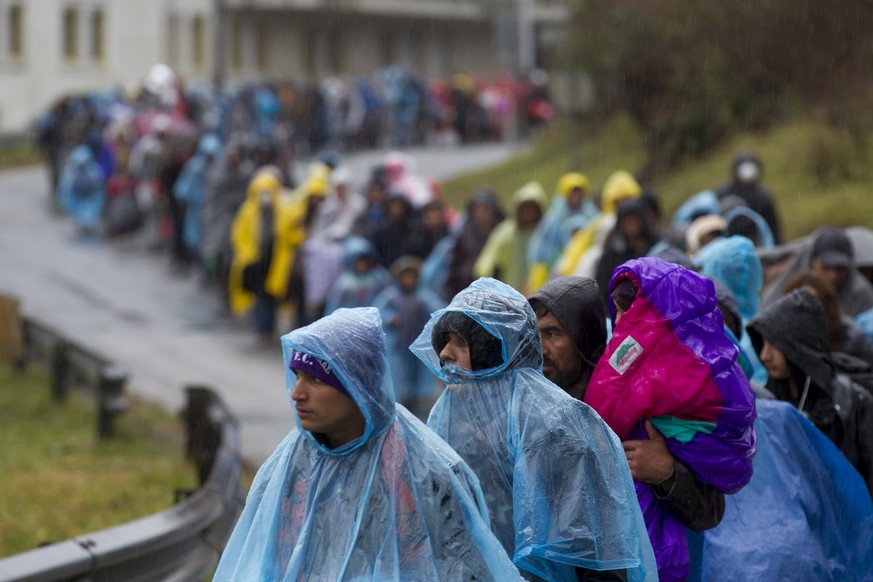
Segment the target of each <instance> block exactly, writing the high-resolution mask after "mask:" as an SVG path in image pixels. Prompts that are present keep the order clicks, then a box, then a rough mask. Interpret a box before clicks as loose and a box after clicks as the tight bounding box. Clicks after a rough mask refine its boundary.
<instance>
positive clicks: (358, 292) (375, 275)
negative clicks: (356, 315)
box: [324, 236, 391, 314]
mask: <svg viewBox="0 0 873 582" xmlns="http://www.w3.org/2000/svg"><path fill="white" fill-rule="evenodd" d="M343 246H344V254H345V256H344V258H343V272H342V273H341V274H340V276H339V278H337V280H336V281H334V283H333V285H332V286H331V288H330V291H329V292H328V294H327V304H326V306H325V309H324V312H325V313H327V314H330V313H333V312H334V311H336V310H337V309H339V308H340V307H369V306H371V305H374V303H373V300H374V299H375V298H376V296H377V295H379V293H381V292H382V291H383V290H384V289H385V288H386V287H388V285H390V284H391V275H390V274H389V273H388V269H386V268H385V267H383V266H382V265H380V264H379V259H378V256H379V255H378V253H377V252H376V249H374V248H373V245H372V244H370V241H368V240H367V239H365V238H361V237H359V236H350V237H348V238H347V239H346V240H345V241H344V242H343Z"/></svg>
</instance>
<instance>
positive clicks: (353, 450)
mask: <svg viewBox="0 0 873 582" xmlns="http://www.w3.org/2000/svg"><path fill="white" fill-rule="evenodd" d="M262 89H263V88H259V89H257V90H254V91H253V92H252V93H251V97H252V103H255V104H257V103H260V101H261V99H263V100H264V102H265V103H266V101H268V100H269V99H267V98H266V97H258V95H260V94H261V93H260V91H261V90H262ZM447 94H451V91H448V92H447ZM273 97H274V98H276V103H281V102H282V99H281V92H279V95H278V96H277V95H274V96H273ZM453 103H454V105H452V107H451V108H452V109H453V110H454V111H455V115H454V117H453V122H457V120H458V117H459V116H461V114H459V113H458V108H457V103H458V102H457V101H454V102H453ZM276 107H277V109H276V111H284V110H283V109H282V108H281V107H280V106H279V105H277V106H276ZM270 110H271V108H270V107H267V106H265V105H264V104H260V105H255V106H254V107H253V108H252V109H251V111H253V112H255V115H254V116H253V117H252V118H251V119H250V120H249V121H247V123H248V124H249V125H247V127H252V123H254V125H253V126H254V127H257V128H261V122H262V121H263V118H261V117H260V114H261V113H262V112H263V111H270ZM168 111H170V110H167V109H166V108H165V110H164V111H163V112H161V113H159V114H156V115H154V116H152V117H151V119H150V120H149V123H148V125H147V126H146V127H147V130H146V131H144V132H143V134H142V135H141V136H140V137H139V138H138V139H135V140H133V141H131V140H130V137H129V136H128V133H127V132H128V131H129V129H127V128H129V127H131V126H129V125H121V126H118V127H117V128H116V129H112V128H114V127H116V126H113V125H111V124H109V125H106V126H103V127H102V128H100V131H98V132H96V134H95V133H94V132H93V131H91V130H90V129H89V130H88V131H84V132H83V133H81V135H82V136H83V141H82V142H81V143H76V144H75V146H74V147H73V148H72V149H71V152H70V154H69V155H68V156H67V158H66V161H65V162H64V164H63V170H62V171H56V172H55V173H56V174H58V175H59V179H58V191H59V197H60V200H61V201H62V203H63V205H64V207H65V208H67V209H68V210H69V211H70V213H71V214H73V215H74V216H75V217H76V220H77V221H78V223H79V224H80V226H81V227H82V228H83V229H86V230H93V229H96V228H98V226H99V225H101V224H102V225H103V226H104V227H105V228H106V232H107V233H110V234H113V235H114V234H119V233H121V234H124V233H128V234H127V235H128V236H141V237H145V238H144V240H146V241H147V242H148V243H149V244H155V245H161V244H163V245H164V246H165V247H167V248H169V250H170V253H171V256H172V259H173V264H174V265H176V266H177V267H178V268H196V269H199V270H200V272H201V273H202V276H203V280H204V281H206V282H212V283H215V285H216V287H217V288H218V289H220V290H221V292H222V293H223V296H224V297H225V299H226V305H227V308H228V311H229V312H231V313H233V314H236V315H239V316H243V315H248V316H250V317H251V320H252V324H253V326H254V330H255V333H256V335H257V337H258V338H259V339H260V341H263V342H267V343H269V342H273V341H275V338H276V336H277V335H278V334H281V335H282V336H283V337H282V340H281V342H282V347H283V353H284V365H285V368H286V374H287V386H286V388H287V390H288V393H289V398H290V399H291V402H292V405H293V406H294V408H295V411H296V413H295V418H296V423H297V425H296V428H295V429H294V430H293V431H292V432H291V433H290V434H289V435H288V437H287V438H286V439H285V441H284V442H283V443H282V444H281V445H280V446H279V448H278V449H277V450H276V452H275V453H274V455H273V456H272V457H271V458H270V459H269V460H268V461H267V462H266V463H265V464H264V466H263V467H262V468H261V470H260V471H259V473H258V475H257V477H256V478H255V482H254V483H253V485H252V489H251V493H250V495H249V500H248V503H247V505H246V509H245V511H244V513H243V516H242V517H241V518H240V522H239V523H238V524H237V527H236V529H235V531H234V533H233V535H232V537H231V540H230V542H229V544H228V547H227V549H226V551H225V553H224V556H223V559H222V562H221V564H220V566H219V568H218V571H217V573H216V579H217V580H239V579H259V580H260V579H271V580H272V579H299V578H308V577H312V578H316V579H347V578H348V579H374V580H375V579H379V580H384V579H400V580H412V579H426V580H434V579H444V580H480V579H491V580H510V579H520V578H524V579H529V580H538V579H545V580H650V579H657V578H660V579H662V580H685V579H689V578H692V579H700V578H702V579H746V578H748V577H751V578H752V579H774V578H782V577H787V578H791V579H799V580H800V579H802V580H806V579H809V580H819V579H853V580H854V579H857V580H867V579H871V576H873V574H871V572H873V557H871V553H870V551H869V548H870V547H871V543H873V502H871V498H870V491H871V490H873V283H871V276H873V232H871V231H870V230H868V229H864V228H859V227H853V228H848V229H843V228H836V227H823V228H821V229H819V230H818V231H816V232H814V233H812V234H810V235H809V236H808V237H806V238H804V239H802V240H798V241H791V242H787V243H786V242H784V241H783V240H782V230H781V226H780V223H779V218H778V217H779V215H778V212H777V211H776V205H775V203H774V200H773V197H772V196H771V194H770V193H769V192H768V191H767V190H766V189H765V188H764V186H763V179H762V176H763V166H762V164H761V162H760V160H758V159H757V158H756V157H755V156H754V155H751V154H743V155H740V156H738V157H737V159H736V162H735V164H734V165H733V167H732V168H731V169H730V175H729V180H728V182H727V184H726V185H724V186H722V187H720V188H715V187H714V188H713V189H712V190H705V191H703V192H700V193H698V194H696V195H694V196H693V197H691V198H689V199H688V200H687V201H686V202H685V203H684V204H683V205H682V206H680V207H679V208H678V209H677V210H676V212H675V213H674V214H673V215H672V216H670V217H665V216H663V214H662V208H661V205H660V203H659V199H658V196H657V194H656V193H655V192H653V191H651V190H649V189H647V188H646V185H645V184H641V183H640V182H639V181H638V180H637V179H636V178H635V177H634V176H633V175H632V174H631V173H630V172H627V171H624V170H618V171H616V172H615V173H614V174H613V175H611V176H610V177H609V178H608V179H607V180H606V181H605V183H604V184H603V185H602V187H601V188H599V189H598V188H595V187H594V185H592V184H591V183H590V181H589V180H588V178H587V177H586V176H585V175H584V174H583V173H581V172H570V173H567V174H565V175H564V176H562V177H561V178H560V179H559V180H558V181H557V183H556V184H555V185H554V188H553V191H552V192H548V191H547V188H550V189H551V188H552V185H550V184H547V185H543V184H539V183H537V182H533V181H531V182H527V183H524V184H519V188H518V190H517V191H516V192H515V193H514V194H513V195H512V196H511V198H510V199H509V203H508V204H506V205H504V204H503V202H502V200H503V199H504V198H503V196H501V194H506V193H498V192H495V191H493V190H491V189H489V188H487V187H483V188H481V189H480V190H478V191H476V192H471V193H470V196H469V199H468V201H467V203H466V205H465V206H464V207H463V208H453V207H452V206H451V205H449V204H447V203H446V201H445V200H444V199H443V197H442V195H441V192H440V188H439V184H438V183H437V182H435V181H434V180H430V179H428V178H427V177H426V176H425V175H423V174H421V173H420V172H419V171H418V169H417V168H416V163H415V160H414V159H413V158H412V157H410V156H409V155H407V154H405V153H402V152H401V151H399V148H400V146H403V145H405V144H407V143H409V141H407V138H409V136H410V135H411V134H404V133H403V131H405V130H401V133H400V134H398V135H400V136H401V137H398V138H397V139H396V142H392V143H396V145H397V146H398V149H397V151H393V152H391V153H389V154H387V155H386V156H385V157H384V159H383V160H382V161H381V163H379V164H378V165H376V166H374V167H373V168H372V169H371V171H370V172H369V174H368V175H366V176H354V175H352V173H351V171H350V169H349V168H348V166H346V165H345V164H344V161H343V156H342V151H343V150H344V149H345V148H346V147H348V142H346V141H344V140H340V141H335V140H333V139H327V140H326V141H317V140H310V141H309V146H308V147H311V148H312V153H313V155H312V161H311V163H310V164H309V165H308V166H307V167H306V170H305V172H304V173H303V174H302V175H300V176H299V180H298V176H296V175H294V172H293V166H292V165H291V164H290V160H291V157H292V156H293V155H295V154H297V153H298V152H297V150H295V149H294V148H287V149H284V150H283V149H281V148H278V149H275V148H274V149H271V148H270V147H264V144H271V143H273V141H271V140H274V138H275V137H276V135H275V132H276V131H278V129H277V128H279V127H281V119H282V114H280V113H276V114H275V117H273V118H269V119H268V121H269V122H268V123H266V125H265V126H264V130H265V133H266V135H268V136H269V139H267V140H266V141H255V142H249V141H246V140H245V139H242V138H240V136H239V135H238V134H237V133H236V132H234V131H233V130H229V132H228V133H225V131H226V130H222V129H220V127H223V126H222V125H221V124H218V125H216V126H215V127H208V128H205V127H204V126H203V125H202V124H201V123H202V122H201V121H198V120H197V119H195V118H184V119H183V121H179V119H180V118H179V117H173V114H172V113H168ZM235 111H237V110H236V109H235V107H231V108H230V112H231V113H230V115H228V116H224V117H220V119H221V120H223V121H222V123H224V122H230V123H231V125H232V124H233V123H235V122H238V121H239V119H238V118H237V116H242V114H241V113H234V112H235ZM130 119H132V120H136V119H139V118H138V117H136V116H133V117H131V118H130ZM336 121H337V119H336V118H335V117H332V116H330V115H328V117H327V118H325V119H322V120H321V121H320V122H318V123H316V124H315V125H317V126H318V131H328V133H329V134H330V135H333V134H331V133H330V132H331V131H332V130H329V129H327V128H328V127H329V126H332V124H333V123H334V122H336ZM343 123H345V122H343ZM468 123H469V119H468V121H466V122H464V127H467V129H468V130H469V127H470V126H468V125H467V124H468ZM189 125H190V126H192V127H193V128H195V131H194V132H193V133H190V134H189V131H190V127H189ZM84 127H88V128H90V127H91V126H89V125H87V124H86V125H85V126H84ZM394 128H395V130H396V129H397V126H396V125H395V126H394ZM258 131H260V129H259V130H258ZM457 133H458V135H459V136H460V138H461V139H462V140H464V139H468V138H470V136H471V135H473V134H471V133H467V134H465V133H464V131H461V129H457ZM95 135H96V136H97V137H95ZM348 135H351V134H346V137H348ZM179 136H184V137H183V138H179V139H177V138H178V137H179ZM98 137H99V138H100V139H98ZM261 137H263V135H262V136H261ZM195 138H196V141H195ZM344 139H345V138H344ZM409 139H415V138H409ZM93 140H97V141H96V142H95V141H93ZM46 143H48V144H50V147H49V148H48V151H49V152H54V151H55V150H58V151H60V150H63V149H64V147H59V146H56V145H52V142H51V140H48V139H47V140H46ZM179 144H183V145H181V146H180V145H179ZM195 144H196V147H195ZM98 145H99V147H97V146H98ZM361 145H362V146H363V145H366V144H361ZM322 146H325V147H326V146H331V147H329V148H328V149H321V148H322ZM50 159H54V158H52V157H51V156H50ZM52 164H54V162H52ZM52 168H55V169H57V168H56V166H55V165H52ZM107 178H108V179H107ZM360 185H363V187H362V188H360V189H359V186H360ZM98 192H99V193H100V194H95V193H98ZM103 192H105V194H104V193H103ZM103 199H105V200H106V202H105V204H106V207H105V208H103V207H102V204H104V203H103V202H100V200H103ZM120 200H128V201H129V202H126V203H124V204H127V205H128V206H129V208H130V209H131V210H130V211H125V212H128V213H129V215H130V217H131V218H130V224H127V223H124V224H123V225H120V222H123V221H120V219H118V218H117V216H116V214H117V215H118V216H122V215H123V212H122V210H119V208H121V204H122V203H121V202H119V201H120ZM114 213H115V214H114ZM134 215H135V216H134ZM124 216H127V215H126V214H125V215H124ZM115 220H119V221H120V222H113V221H115ZM131 233H132V234H131ZM283 316H287V317H283ZM444 387H447V388H444ZM410 411H411V413H410ZM416 416H419V417H421V418H422V419H425V418H426V419H427V426H425V425H423V424H422V423H421V421H420V420H418V418H416ZM799 548H800V550H799Z"/></svg>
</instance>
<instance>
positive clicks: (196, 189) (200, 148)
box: [173, 133, 224, 250]
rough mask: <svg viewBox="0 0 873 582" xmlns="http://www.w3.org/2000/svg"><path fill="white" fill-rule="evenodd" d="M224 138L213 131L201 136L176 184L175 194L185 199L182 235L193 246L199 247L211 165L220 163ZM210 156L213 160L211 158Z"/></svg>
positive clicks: (179, 199) (179, 198)
mask: <svg viewBox="0 0 873 582" xmlns="http://www.w3.org/2000/svg"><path fill="white" fill-rule="evenodd" d="M223 149H224V148H223V147H222V145H221V140H220V139H219V137H218V136H217V135H215V134H214V133H207V134H206V135H204V136H203V137H201V138H200V142H199V143H198V145H197V153H196V154H194V156H193V157H192V158H191V159H190V160H188V161H187V162H186V163H185V167H184V168H182V173H181V174H180V175H179V178H178V180H176V183H175V185H174V186H173V197H174V198H176V200H178V201H179V202H184V203H185V204H186V207H185V225H184V227H183V231H182V233H183V234H182V236H183V239H184V241H185V246H187V247H188V248H189V249H191V250H197V249H199V248H200V222H201V220H200V217H201V216H202V214H203V205H204V203H205V202H206V183H207V179H208V174H209V170H210V168H215V167H218V166H219V165H220V160H219V159H218V158H220V157H221V155H222V152H223ZM210 158H211V161H210Z"/></svg>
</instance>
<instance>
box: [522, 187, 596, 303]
mask: <svg viewBox="0 0 873 582" xmlns="http://www.w3.org/2000/svg"><path fill="white" fill-rule="evenodd" d="M556 190H557V192H556V193H555V196H554V197H553V198H552V206H551V207H550V208H549V211H548V212H547V213H546V215H545V216H544V217H543V219H542V220H541V221H540V223H539V224H538V225H537V228H536V230H535V231H534V233H533V235H531V238H530V244H529V245H528V251H527V254H528V257H527V259H528V261H529V263H530V265H531V266H530V277H529V280H528V284H527V285H528V290H529V292H531V293H533V292H534V291H536V290H537V289H539V288H540V287H542V286H543V284H544V283H545V282H546V280H547V279H548V278H549V271H550V270H551V269H552V266H553V265H554V264H555V262H556V261H557V260H558V258H560V256H561V253H562V252H563V251H564V249H565V248H566V246H567V243H568V242H570V239H571V238H572V236H573V233H575V232H576V231H578V230H579V229H582V228H585V226H586V225H587V224H588V223H589V222H591V220H592V219H593V218H594V217H596V216H597V214H598V213H599V212H600V211H599V210H598V208H597V205H596V204H594V201H593V200H592V199H591V196H590V191H591V188H590V186H589V184H588V178H586V177H585V175H583V174H580V173H579V172H569V173H567V174H564V175H563V176H561V177H560V179H559V180H558V184H557V187H556Z"/></svg>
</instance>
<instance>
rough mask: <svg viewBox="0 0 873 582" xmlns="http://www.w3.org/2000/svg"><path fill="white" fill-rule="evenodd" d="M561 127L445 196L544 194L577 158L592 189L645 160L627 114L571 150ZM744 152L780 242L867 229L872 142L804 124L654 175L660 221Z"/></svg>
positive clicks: (720, 177) (872, 205)
mask: <svg viewBox="0 0 873 582" xmlns="http://www.w3.org/2000/svg"><path fill="white" fill-rule="evenodd" d="M568 131H569V128H568V126H567V124H564V123H556V124H554V125H553V127H552V128H551V129H550V130H549V131H548V132H547V133H545V134H544V135H542V136H541V137H540V138H538V139H537V140H536V141H535V142H534V144H533V147H532V148H531V149H530V150H529V151H527V152H526V153H523V154H521V155H519V156H517V157H516V158H514V159H512V160H509V161H508V162H506V163H503V164H500V165H498V166H495V167H493V168H489V169H487V170H483V171H478V172H474V173H471V174H468V175H465V176H461V177H459V178H457V179H454V180H451V181H448V182H446V183H445V184H444V185H443V188H444V192H445V195H446V197H447V199H448V200H449V201H450V202H452V203H453V204H458V205H460V206H461V207H462V206H463V204H464V201H465V200H466V199H467V198H468V197H469V195H470V193H472V192H474V191H475V190H476V189H477V188H478V187H480V186H482V185H484V184H488V185H491V186H492V187H494V188H495V189H497V191H498V192H499V193H500V194H501V196H502V197H503V199H504V200H509V198H510V196H511V194H512V192H514V191H515V190H516V189H518V188H519V187H520V186H521V185H522V184H524V183H525V182H527V181H528V180H538V181H540V183H541V184H542V185H543V187H545V189H546V191H547V192H549V193H550V194H551V193H552V192H554V187H555V183H556V182H557V179H558V177H560V175H561V174H562V173H564V172H566V171H568V167H569V164H568V160H579V161H580V164H579V166H578V167H574V168H572V169H573V170H577V171H581V172H582V173H584V174H586V175H587V176H588V179H589V180H590V181H591V185H592V188H593V190H594V191H595V192H596V191H598V190H599V189H600V187H601V186H602V185H603V183H604V181H605V180H606V178H607V177H608V176H609V174H610V173H612V172H613V171H614V170H618V169H625V170H629V171H631V172H637V171H639V170H640V169H641V168H642V167H643V166H644V164H645V162H646V154H645V150H644V148H643V145H642V139H641V136H640V134H639V132H638V131H636V130H635V128H634V127H633V124H632V123H630V122H629V121H628V120H627V119H624V118H616V119H613V120H612V121H611V122H609V123H608V124H606V125H604V126H602V127H600V128H599V129H596V130H586V129H580V130H579V133H578V139H577V142H578V143H579V145H578V146H577V147H575V148H570V147H568V142H569V141H570V140H568ZM869 137H873V136H869ZM746 150H748V151H753V152H755V153H756V154H757V155H758V156H759V157H760V158H761V160H762V161H763V164H764V175H763V183H764V185H765V186H766V187H767V188H768V189H770V191H771V192H773V195H774V197H775V198H776V204H777V209H778V211H779V212H780V215H781V219H782V223H783V236H784V237H785V238H786V240H789V239H792V238H795V237H798V236H802V235H804V234H807V233H809V232H810V231H812V230H814V229H815V228H816V227H818V226H820V225H823V224H835V225H839V226H849V225H853V224H860V225H863V226H867V227H869V228H873V194H871V191H873V145H871V147H869V148H864V147H863V146H861V145H859V144H858V143H856V142H855V141H854V140H853V139H852V137H850V136H849V135H848V134H846V133H844V132H840V131H838V130H834V129H833V128H830V127H828V126H826V125H824V124H819V123H815V122H812V121H797V122H793V123H790V124H785V125H782V126H779V127H775V128H774V129H772V130H771V131H768V132H766V133H760V134H751V133H746V134H740V135H737V136H736V137H733V138H731V139H729V140H727V141H726V142H725V143H723V144H722V145H720V146H718V147H716V148H714V149H713V150H712V151H711V152H710V153H708V154H707V155H705V156H702V157H700V158H696V159H694V160H690V161H688V162H686V163H683V164H680V165H678V166H677V167H675V168H673V169H670V170H668V171H663V172H661V173H660V174H659V175H658V177H657V178H655V179H654V180H653V181H652V182H651V183H649V184H646V185H647V186H648V187H650V188H651V189H653V191H654V192H656V193H657V194H658V196H659V197H660V199H661V202H662V205H663V209H664V215H665V219H669V216H670V215H671V214H672V213H673V211H674V210H675V209H676V208H677V207H678V206H679V205H680V204H681V203H682V202H683V201H685V200H686V199H687V198H688V197H690V196H692V195H693V194H695V193H697V192H699V191H701V190H704V189H706V188H717V187H719V186H720V185H721V184H723V183H724V182H726V181H727V180H728V178H729V174H730V167H731V163H732V161H733V158H734V156H735V154H736V153H738V152H740V151H746Z"/></svg>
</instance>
